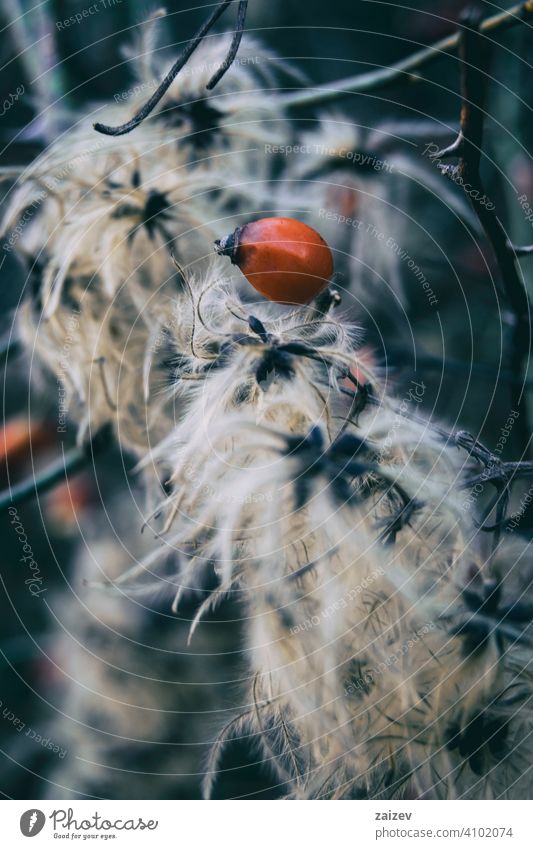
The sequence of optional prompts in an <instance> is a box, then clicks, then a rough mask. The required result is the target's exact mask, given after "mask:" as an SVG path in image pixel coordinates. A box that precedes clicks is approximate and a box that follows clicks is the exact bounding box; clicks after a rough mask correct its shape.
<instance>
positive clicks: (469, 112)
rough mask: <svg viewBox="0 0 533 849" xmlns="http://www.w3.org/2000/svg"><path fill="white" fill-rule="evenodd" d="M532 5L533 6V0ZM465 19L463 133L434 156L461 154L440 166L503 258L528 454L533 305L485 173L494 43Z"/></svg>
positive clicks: (516, 398) (514, 393)
mask: <svg viewBox="0 0 533 849" xmlns="http://www.w3.org/2000/svg"><path fill="white" fill-rule="evenodd" d="M530 5H531V7H532V9H533V4H530ZM462 24H463V30H462V32H461V35H460V40H459V56H460V61H461V100H462V104H461V117H460V129H459V134H458V136H457V139H456V140H455V142H454V143H453V144H452V145H450V146H449V147H448V148H446V149H444V150H442V151H439V152H438V153H436V154H435V155H434V159H436V160H437V161H438V160H440V159H443V158H448V157H458V159H459V161H458V164H457V165H454V166H451V165H441V166H440V168H441V171H442V172H443V174H445V175H446V176H447V177H449V178H450V179H451V180H453V181H454V182H459V183H460V185H462V186H464V188H465V191H466V189H467V187H469V188H471V189H472V191H467V192H466V193H467V194H468V196H469V199H470V203H471V205H472V208H473V209H474V212H475V213H476V215H477V217H478V219H479V222H480V224H481V226H482V227H483V230H484V232H485V234H486V236H487V239H488V240H489V242H490V244H491V246H492V249H493V252H494V255H495V257H496V261H497V263H498V267H499V270H500V276H501V284H502V286H503V292H504V295H505V298H506V300H507V303H508V306H509V308H510V311H511V321H510V328H509V330H508V334H509V337H510V338H509V343H508V344H509V349H510V352H509V369H510V371H511V373H512V374H514V375H515V376H516V377H517V378H518V380H515V381H513V382H512V384H511V403H512V406H513V409H515V410H517V412H518V413H519V417H518V421H517V424H516V428H517V433H518V438H519V444H520V450H521V451H522V452H523V453H524V455H526V456H527V454H528V453H529V451H528V449H529V443H530V439H531V433H530V429H529V425H528V416H527V404H526V397H525V393H524V382H525V381H524V378H523V376H524V371H525V368H526V366H527V360H528V357H529V353H530V350H531V307H530V304H529V299H528V295H527V291H526V289H525V287H524V285H523V283H522V280H521V278H520V273H519V269H518V267H517V250H515V249H514V247H513V246H512V245H510V244H509V241H508V239H507V235H506V232H505V229H504V227H503V225H502V223H501V221H500V219H499V218H498V215H497V212H496V208H495V206H494V204H493V203H492V202H490V201H489V199H488V197H487V194H486V192H485V189H484V184H483V180H482V177H481V174H480V161H481V155H482V148H483V124H484V115H485V101H486V96H487V83H488V79H489V77H488V73H487V68H488V65H489V62H490V53H491V44H490V42H489V41H488V39H486V38H484V37H483V36H482V35H481V34H480V28H481V25H480V14H479V13H478V12H477V11H476V12H468V13H467V14H466V15H464V16H463V21H462Z"/></svg>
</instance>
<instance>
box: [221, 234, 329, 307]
mask: <svg viewBox="0 0 533 849" xmlns="http://www.w3.org/2000/svg"><path fill="white" fill-rule="evenodd" d="M215 245H216V249H217V252H218V253H219V254H222V255H224V256H229V258H230V259H231V261H232V263H233V264H234V265H237V266H238V267H239V268H240V270H241V271H242V273H243V274H244V275H245V277H246V278H247V280H248V281H249V282H250V283H251V284H252V286H253V287H254V289H256V290H257V291H258V292H260V293H261V295H264V296H265V298H268V299H269V300H271V301H275V302H276V303H279V304H306V303H308V302H309V301H310V300H311V299H312V298H314V297H315V296H316V295H318V294H319V292H321V291H322V290H323V289H325V288H326V286H328V285H329V283H330V280H331V277H332V275H333V255H332V253H331V249H330V247H329V245H328V244H327V242H326V241H324V239H323V238H322V236H321V235H320V234H319V233H317V232H316V230H313V228H312V227H309V226H308V225H307V224H304V223H303V222H302V221H297V220H296V219H294V218H261V219H259V221H252V222H251V223H250V224H246V225H245V226H244V227H238V228H237V230H235V232H234V233H231V235H229V236H227V237H226V238H225V239H220V241H217V242H215Z"/></svg>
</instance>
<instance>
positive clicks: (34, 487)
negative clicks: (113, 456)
mask: <svg viewBox="0 0 533 849" xmlns="http://www.w3.org/2000/svg"><path fill="white" fill-rule="evenodd" d="M109 438H110V434H109V429H108V428H107V427H104V428H102V429H101V430H100V431H98V433H97V434H96V435H95V436H94V437H93V439H91V440H90V441H89V442H88V443H87V444H86V445H84V446H82V447H75V448H71V449H70V450H69V451H67V452H66V453H64V454H63V457H62V458H61V459H60V460H57V461H56V462H55V463H52V464H51V465H50V466H48V468H47V469H45V470H44V471H43V472H41V473H40V474H38V475H34V476H32V477H30V478H27V479H26V480H24V481H21V483H19V484H16V485H15V486H12V487H10V488H9V489H6V490H4V491H3V492H1V493H0V511H1V510H5V509H7V508H8V507H13V506H15V505H16V504H23V503H24V502H25V501H29V500H30V499H31V498H35V497H36V496H39V495H43V493H45V492H48V490H50V489H53V488H54V487H55V486H56V485H57V484H59V483H62V482H63V481H64V480H65V479H68V476H69V475H74V474H76V472H79V471H80V470H81V469H83V468H85V467H86V466H88V465H89V464H90V463H91V460H92V458H93V456H94V455H95V454H96V453H98V452H100V451H101V450H102V449H103V448H105V447H106V446H107V445H108V443H109Z"/></svg>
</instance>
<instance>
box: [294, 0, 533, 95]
mask: <svg viewBox="0 0 533 849" xmlns="http://www.w3.org/2000/svg"><path fill="white" fill-rule="evenodd" d="M530 19H533V0H528V2H525V3H517V4H516V5H515V6H512V7H511V8H510V9H507V10H506V11H505V12H500V13H499V14H497V15H493V16H492V17H491V18H486V20H484V21H483V23H482V24H481V27H480V30H481V32H482V33H483V35H490V34H492V33H495V32H500V31H503V30H505V29H509V28H510V27H512V26H515V25H516V24H519V23H522V22H524V21H526V22H527V21H529V20H530ZM459 40H460V33H459V32H455V33H453V34H452V35H448V36H446V37H445V38H441V39H440V40H439V41H437V42H435V44H432V45H430V46H429V47H424V48H423V49H422V50H417V51H416V53H412V54H411V55H410V56H407V57H406V58H405V59H402V60H401V61H400V62H398V63H397V64H396V65H394V66H393V67H392V68H380V69H379V70H378V71H370V72H369V73H366V74H358V75H357V76H354V77H347V78H346V79H343V80H339V81H338V82H336V83H328V84H326V85H321V86H317V87H316V88H315V89H314V90H312V91H307V90H306V91H303V92H301V91H298V92H295V93H294V94H289V95H287V96H286V97H283V98H281V99H280V100H281V104H282V105H283V106H285V107H293V108H298V107H300V106H318V105H322V104H323V103H330V102H331V101H333V100H339V99H340V98H341V97H348V96H349V95H351V94H360V93H365V92H367V91H378V90H379V89H382V88H386V87H387V86H389V85H392V84H393V83H396V82H398V81H400V82H405V77H406V76H408V75H409V74H411V73H412V72H413V71H418V70H419V69H420V68H422V67H424V66H425V65H428V64H429V63H430V62H433V61H434V60H435V59H439V58H440V57H442V55H443V54H446V53H453V52H454V51H455V50H456V49H457V47H458V45H459Z"/></svg>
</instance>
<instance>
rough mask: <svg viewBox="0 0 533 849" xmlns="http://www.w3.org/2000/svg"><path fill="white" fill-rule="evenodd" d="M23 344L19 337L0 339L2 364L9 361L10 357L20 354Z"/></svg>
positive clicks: (0, 364)
mask: <svg viewBox="0 0 533 849" xmlns="http://www.w3.org/2000/svg"><path fill="white" fill-rule="evenodd" d="M21 350H22V346H21V344H20V342H19V341H18V340H17V339H4V340H2V341H0V366H3V365H4V363H7V361H8V360H9V358H10V357H16V356H18V354H20V352H21Z"/></svg>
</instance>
